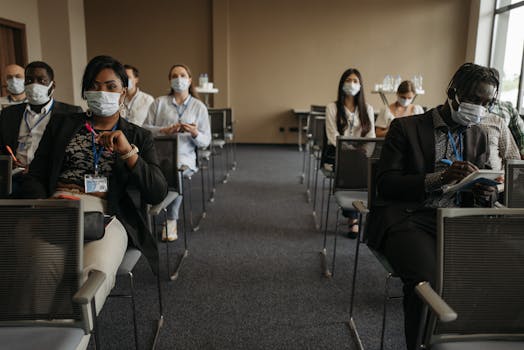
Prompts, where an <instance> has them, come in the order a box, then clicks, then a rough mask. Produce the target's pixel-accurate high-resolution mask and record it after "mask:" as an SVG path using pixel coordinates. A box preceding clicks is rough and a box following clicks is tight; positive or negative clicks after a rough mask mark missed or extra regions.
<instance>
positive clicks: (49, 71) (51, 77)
mask: <svg viewBox="0 0 524 350" xmlns="http://www.w3.org/2000/svg"><path fill="white" fill-rule="evenodd" d="M35 68H43V69H45V70H46V72H47V76H48V77H49V80H51V81H54V80H55V72H54V71H53V68H51V66H50V65H48V64H47V63H45V62H42V61H33V62H31V63H29V64H28V65H27V66H26V67H25V72H24V73H25V75H27V72H28V71H29V70H30V69H35Z"/></svg>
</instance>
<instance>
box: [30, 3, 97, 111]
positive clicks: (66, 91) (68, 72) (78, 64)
mask: <svg viewBox="0 0 524 350" xmlns="http://www.w3.org/2000/svg"><path fill="white" fill-rule="evenodd" d="M39 15H40V37H41V42H42V57H44V59H45V61H46V62H47V63H48V64H49V65H50V66H51V67H52V68H53V70H54V72H55V82H56V91H55V97H56V99H57V100H59V101H62V102H67V103H72V104H76V105H82V106H83V107H85V104H84V102H83V100H82V98H81V88H80V87H81V75H82V73H83V70H84V68H85V65H86V60H87V53H86V36H85V24H84V1H83V0H54V1H45V0H41V1H40V4H39Z"/></svg>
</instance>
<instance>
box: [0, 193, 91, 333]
mask: <svg viewBox="0 0 524 350" xmlns="http://www.w3.org/2000/svg"><path fill="white" fill-rule="evenodd" d="M0 232H1V234H0V276H2V277H1V278H0V325H5V324H10V323H12V322H21V323H24V322H29V321H31V320H65V319H67V320H77V321H79V320H81V318H82V311H81V308H80V307H79V306H78V305H77V304H74V303H73V296H74V294H75V293H76V292H77V291H78V289H79V287H80V284H81V283H82V280H81V279H82V251H83V248H82V247H83V244H84V239H83V232H84V230H83V213H82V210H81V203H80V201H74V200H58V199H49V200H13V199H4V200H0ZM42 322H43V321H42ZM42 325H44V323H42Z"/></svg>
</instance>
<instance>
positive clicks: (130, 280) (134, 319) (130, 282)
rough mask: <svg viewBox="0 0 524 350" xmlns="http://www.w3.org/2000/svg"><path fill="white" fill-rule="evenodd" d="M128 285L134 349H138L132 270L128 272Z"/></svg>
mask: <svg viewBox="0 0 524 350" xmlns="http://www.w3.org/2000/svg"><path fill="white" fill-rule="evenodd" d="M128 276H129V286H130V288H131V306H132V308H133V327H134V335H135V349H137V350H138V328H137V323H136V304H135V283H134V278H133V272H129V274H128Z"/></svg>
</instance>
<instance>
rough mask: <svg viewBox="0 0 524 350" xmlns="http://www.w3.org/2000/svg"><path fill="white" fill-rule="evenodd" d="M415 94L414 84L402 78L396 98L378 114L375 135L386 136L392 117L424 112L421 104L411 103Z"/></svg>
mask: <svg viewBox="0 0 524 350" xmlns="http://www.w3.org/2000/svg"><path fill="white" fill-rule="evenodd" d="M415 95H416V93H415V85H414V84H413V82H412V81H411V80H404V81H403V82H402V83H400V85H399V86H398V89H397V100H396V101H395V102H393V103H392V104H390V105H389V106H388V107H385V108H383V109H382V110H381V111H380V114H379V115H378V118H377V121H376V123H375V132H376V134H377V137H384V136H386V134H387V132H388V129H389V124H391V122H392V121H393V119H395V118H401V117H407V116H410V115H415V114H422V113H424V109H422V107H421V106H419V105H415V104H413V103H412V102H413V99H414V98H415Z"/></svg>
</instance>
